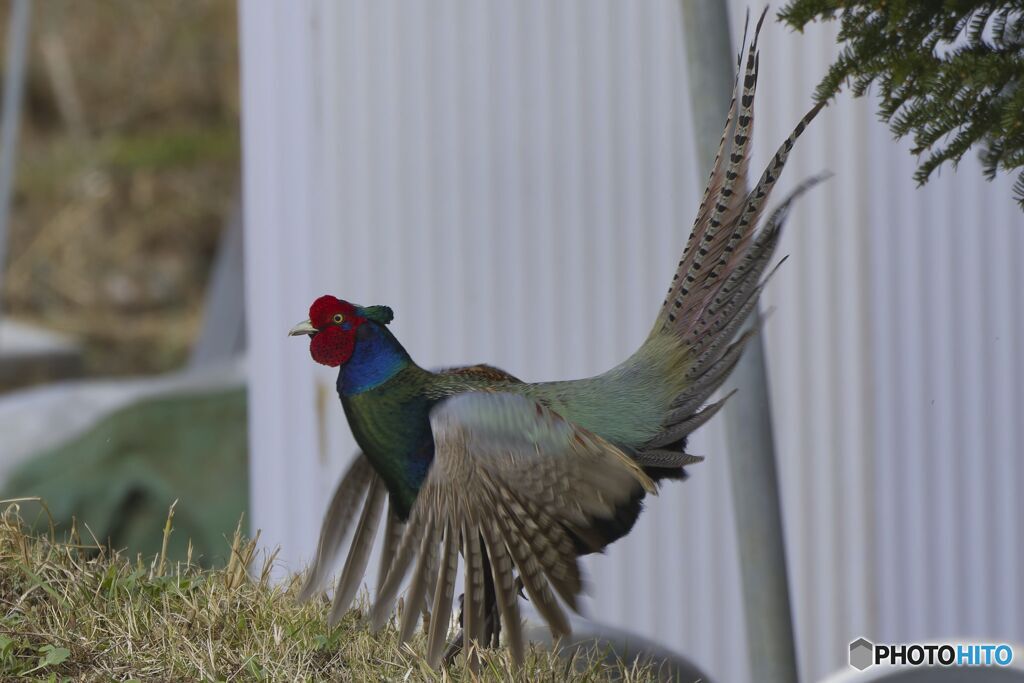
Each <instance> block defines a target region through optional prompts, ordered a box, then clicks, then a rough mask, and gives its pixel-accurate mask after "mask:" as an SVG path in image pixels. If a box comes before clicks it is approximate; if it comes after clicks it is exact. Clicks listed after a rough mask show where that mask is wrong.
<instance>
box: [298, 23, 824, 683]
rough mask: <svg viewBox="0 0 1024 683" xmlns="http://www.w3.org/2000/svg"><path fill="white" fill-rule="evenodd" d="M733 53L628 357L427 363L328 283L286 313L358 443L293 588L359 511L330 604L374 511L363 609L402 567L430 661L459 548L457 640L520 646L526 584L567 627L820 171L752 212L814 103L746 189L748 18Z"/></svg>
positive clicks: (327, 560) (707, 385)
mask: <svg viewBox="0 0 1024 683" xmlns="http://www.w3.org/2000/svg"><path fill="white" fill-rule="evenodd" d="M761 19H762V21H763V19H764V17H763V15H762V18H761ZM760 26H761V24H760V22H759V23H758V27H757V28H758V31H759V30H760ZM743 54H744V53H743V52H741V53H740V59H739V60H738V62H737V82H736V85H735V86H734V91H733V92H734V95H733V101H732V104H731V105H730V108H729V115H728V118H727V120H726V126H725V132H724V133H723V135H722V139H721V142H720V143H719V148H718V155H717V157H716V159H715V162H714V167H713V169H712V171H711V176H710V179H709V181H708V185H707V189H706V190H705V192H704V197H703V199H702V201H701V204H700V208H699V209H698V211H697V218H696V222H695V224H694V227H693V231H692V233H691V234H690V237H689V240H688V242H687V245H686V248H685V251H684V252H683V256H682V259H681V260H680V261H679V266H678V269H677V271H676V274H675V276H674V277H673V278H672V284H671V286H670V287H669V290H668V295H667V297H666V298H665V301H664V303H663V304H662V306H661V310H660V312H659V313H658V316H657V319H656V320H655V323H654V326H653V329H652V330H651V332H650V334H649V336H648V337H647V339H646V341H645V342H644V343H643V345H642V346H641V347H640V348H639V349H638V350H637V351H636V353H634V354H633V355H632V356H630V357H629V358H628V359H626V360H625V361H624V362H623V363H621V364H620V365H618V366H616V367H614V368H612V369H611V370H609V371H608V372H605V373H604V374H601V375H597V376H596V377H590V378H587V379H580V380H574V381H564V382H545V383H539V384H530V383H525V382H521V381H519V380H518V379H516V378H515V377H513V376H512V375H510V374H508V373H506V372H504V371H502V370H499V369H497V368H493V367H490V366H487V365H475V366H470V367H463V368H455V369H449V370H444V371H440V372H431V371H429V370H426V369H424V368H421V367H420V366H419V365H417V364H416V363H415V362H414V361H413V359H412V358H411V357H410V355H409V353H408V352H407V351H406V350H405V349H404V348H403V347H402V345H401V344H400V343H399V342H398V340H397V339H396V338H395V337H394V336H393V335H392V334H391V332H390V331H389V329H388V327H387V325H388V323H389V322H390V321H391V319H392V313H391V309H389V308H387V307H385V306H370V307H362V306H358V305H355V304H352V303H349V302H347V301H343V300H341V299H338V298H335V297H333V296H323V297H320V298H319V299H317V300H316V301H315V302H313V305H312V307H311V308H310V311H309V319H308V320H306V321H305V322H302V323H300V324H299V325H298V326H296V327H295V328H294V329H293V330H292V331H291V334H292V335H308V336H309V337H310V338H311V341H310V352H311V354H312V356H313V359H314V360H315V361H317V362H318V363H323V364H325V365H329V366H332V367H338V368H339V373H338V382H337V387H338V394H339V395H340V397H341V404H342V407H343V408H344V411H345V416H346V417H347V419H348V423H349V425H350V426H351V429H352V433H353V434H354V436H355V439H356V442H357V443H358V444H359V447H360V448H361V450H362V454H360V455H359V456H358V457H357V458H356V460H355V462H354V463H353V464H352V465H351V467H350V468H349V470H348V471H347V472H346V474H345V475H344V477H343V478H342V480H341V482H340V483H339V484H338V487H337V490H336V492H335V494H334V496H333V499H332V500H331V502H330V505H329V507H328V509H327V512H326V515H325V517H324V523H323V528H322V531H321V535H320V541H319V545H318V548H317V555H316V559H315V561H314V564H313V566H312V568H311V570H310V572H309V575H308V579H307V581H306V584H305V587H304V590H303V594H304V596H305V597H308V596H309V595H311V594H313V593H314V592H316V591H317V590H319V589H320V587H321V586H322V584H323V583H324V581H325V579H326V577H327V574H328V573H329V571H330V568H331V566H332V564H333V562H334V559H335V558H336V556H337V555H338V553H339V551H340V549H341V546H342V542H343V541H344V540H345V538H347V536H348V534H349V532H350V531H352V527H353V525H354V531H353V532H352V541H351V545H350V548H349V551H348V556H347V559H346V561H345V564H344V567H343V569H342V572H341V575H340V577H339V579H338V583H337V588H336V591H335V595H334V604H333V608H332V611H331V620H332V622H333V621H336V620H337V619H338V618H339V617H340V616H341V615H342V614H343V613H344V612H345V610H347V609H348V607H349V605H350V604H351V602H352V600H353V598H354V597H355V594H356V591H357V590H358V587H359V586H360V584H361V583H362V580H363V575H364V572H365V570H366V567H367V563H368V560H369V555H370V551H371V548H372V546H373V543H374V540H375V537H376V534H377V530H378V527H379V523H380V520H381V517H382V516H384V517H386V523H385V532H384V534H385V536H384V543H383V547H384V550H383V555H382V561H381V572H380V576H379V577H378V589H377V595H376V600H375V603H374V605H373V608H372V611H371V614H370V621H371V623H372V624H373V626H374V627H376V628H379V627H380V626H381V625H383V623H384V622H385V621H386V620H387V619H388V618H389V617H390V615H391V612H392V610H393V608H394V605H395V601H396V598H397V595H398V592H399V589H400V588H401V586H402V584H403V582H404V580H405V579H406V577H407V576H408V574H409V572H410V569H411V570H412V579H411V583H410V586H409V589H408V593H407V595H406V600H405V606H406V607H405V609H404V610H403V613H402V615H401V621H400V626H399V632H400V637H401V640H402V641H403V642H404V641H407V640H408V639H409V638H410V637H411V635H412V633H413V631H414V629H415V626H416V623H417V621H418V617H419V615H420V613H421V612H422V613H424V614H429V615H430V618H429V620H428V621H429V627H428V633H427V653H426V657H427V660H428V662H429V663H430V664H431V665H432V666H436V665H437V664H438V663H439V661H440V660H441V657H442V655H443V654H444V653H445V651H446V648H445V644H446V639H447V631H448V627H449V623H450V621H451V617H452V611H453V609H454V607H453V603H454V602H455V599H454V595H455V592H456V587H455V582H456V570H457V566H458V562H459V556H460V555H461V556H462V558H463V562H464V565H465V582H464V585H463V587H462V592H463V599H462V607H461V616H460V622H461V626H462V636H461V640H460V639H459V638H458V637H457V638H456V639H455V640H453V642H452V645H451V646H449V652H451V651H454V649H456V648H457V647H458V645H459V644H462V645H463V646H465V645H468V643H469V642H471V641H476V642H477V643H478V644H481V645H488V644H496V641H497V638H498V633H499V630H501V631H504V633H505V639H506V641H507V644H508V646H509V648H510V649H511V651H512V655H513V657H514V659H515V660H516V661H522V658H523V650H524V644H523V638H522V633H521V626H520V616H519V606H518V598H519V594H520V592H521V591H525V595H526V596H527V597H528V598H529V600H530V601H531V602H532V603H533V605H534V606H535V607H536V609H537V611H538V612H539V613H540V614H541V616H542V617H543V618H544V619H545V620H546V622H547V624H548V625H549V627H550V629H551V631H552V633H553V635H555V636H556V637H558V636H560V635H564V634H567V633H568V632H569V621H568V618H567V616H566V613H565V611H564V607H563V605H565V606H568V607H570V608H573V609H575V608H576V601H577V597H578V596H579V594H580V591H581V578H580V569H579V566H578V559H577V558H578V557H579V556H580V555H583V554H587V553H592V552H595V551H599V550H601V549H602V548H604V547H605V546H607V545H608V544H609V543H612V542H613V541H615V540H616V539H618V538H621V537H622V536H623V535H625V534H626V533H628V532H629V530H630V529H631V528H632V526H633V524H634V523H635V522H636V519H637V517H638V515H639V514H640V511H641V507H642V501H643V498H644V497H645V496H646V495H647V494H649V493H654V492H655V491H656V489H657V487H658V486H659V484H660V483H661V482H664V481H667V480H673V479H682V478H684V477H685V473H684V469H683V468H684V467H685V466H688V465H691V464H693V463H696V462H698V461H700V460H701V458H699V457H697V456H693V455H689V454H687V453H686V451H685V446H686V440H687V437H688V436H689V434H691V433H692V432H693V431H694V430H695V429H697V428H698V427H700V426H701V425H702V424H704V423H705V422H707V421H708V420H709V419H710V418H711V417H712V416H714V415H715V413H716V412H718V410H719V409H720V408H721V407H722V403H723V402H724V399H723V400H721V401H718V402H716V403H712V404H710V405H707V403H706V402H707V401H708V399H709V397H710V396H711V395H712V393H714V392H715V391H716V390H717V389H718V388H719V387H720V386H721V385H722V383H723V381H724V380H725V379H726V377H727V376H728V375H729V373H730V371H731V370H732V368H733V367H734V366H735V364H736V362H737V360H738V359H739V357H740V353H741V351H742V349H743V346H744V344H745V343H746V341H747V340H748V339H749V337H750V335H751V334H753V332H752V331H748V332H745V333H743V334H741V335H739V336H738V337H737V333H738V330H739V328H740V327H741V325H742V323H743V321H744V320H745V319H746V318H747V316H748V314H750V312H751V311H752V310H754V307H755V305H756V303H757V300H758V295H759V294H760V293H761V290H762V289H763V287H764V282H765V280H766V279H767V278H766V275H765V271H766V268H767V266H768V264H769V262H770V260H771V257H772V254H773V252H774V249H775V246H776V244H777V243H778V240H779V235H780V232H781V230H782V226H783V223H784V221H785V218H786V215H787V212H788V210H789V207H790V205H791V203H792V201H793V200H794V199H795V198H796V197H797V196H798V195H800V194H801V193H803V192H805V191H806V190H807V189H809V188H810V187H811V186H812V185H814V184H815V183H816V182H818V181H819V180H820V178H812V179H810V180H808V181H806V182H804V183H803V184H802V185H801V186H799V187H798V188H797V189H796V190H795V191H794V192H793V193H792V194H790V195H789V197H787V198H786V199H785V200H784V201H783V202H782V204H781V206H779V208H777V209H775V211H774V212H773V213H771V214H770V215H769V216H768V217H767V219H766V220H765V221H764V225H763V226H762V227H761V228H760V229H759V230H758V229H757V226H758V224H759V223H760V222H761V218H762V212H763V210H764V208H765V204H766V202H767V201H768V198H769V196H770V194H771V192H772V189H773V187H774V186H775V183H776V181H777V180H778V178H779V174H780V173H781V171H782V168H783V166H784V165H785V163H786V158H787V156H788V155H789V152H790V150H791V149H792V147H793V144H794V142H795V141H796V139H797V138H798V137H799V136H800V134H801V133H802V132H803V130H804V128H805V127H806V126H807V124H808V123H809V122H810V121H811V119H813V118H814V116H815V115H816V114H817V113H818V111H819V109H820V105H819V106H815V107H814V108H813V109H811V110H810V111H809V112H808V113H807V114H806V115H805V116H804V117H803V119H802V120H801V121H800V123H799V124H798V125H797V126H796V128H795V130H794V131H793V132H792V134H791V135H790V136H789V138H787V139H786V141H785V142H783V144H782V146H781V147H780V148H779V149H778V151H777V152H776V153H775V156H774V157H773V158H772V160H771V161H770V163H769V164H768V167H767V168H766V169H765V170H764V172H763V173H762V174H761V176H760V178H758V179H757V182H756V183H754V186H753V189H752V190H750V191H749V192H747V191H746V187H747V184H748V182H747V174H748V165H749V158H750V136H751V127H752V123H753V103H754V92H755V89H756V86H757V75H758V52H757V32H755V35H754V38H753V40H752V41H751V44H750V46H749V48H748V49H747V50H746V58H745V60H743ZM744 61H745V64H744V63H743V62H744ZM741 67H742V68H741ZM740 74H742V78H741V76H740ZM737 91H738V97H737ZM769 275H770V273H769ZM466 651H467V652H468V651H469V649H468V648H466Z"/></svg>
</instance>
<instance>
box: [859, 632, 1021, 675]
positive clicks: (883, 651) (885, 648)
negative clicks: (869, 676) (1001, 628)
mask: <svg viewBox="0 0 1024 683" xmlns="http://www.w3.org/2000/svg"><path fill="white" fill-rule="evenodd" d="M1012 661H1013V647H1012V646H1011V645H1007V644H1005V643H930V644H922V643H880V644H877V645H876V644H875V643H872V642H871V641H870V640H868V639H867V638H858V639H857V640H855V641H853V642H852V643H850V666H852V667H853V668H854V669H857V670H858V671H863V670H864V669H866V668H868V667H869V666H874V665H875V664H888V665H891V666H1009V665H1010V663H1011V662H1012Z"/></svg>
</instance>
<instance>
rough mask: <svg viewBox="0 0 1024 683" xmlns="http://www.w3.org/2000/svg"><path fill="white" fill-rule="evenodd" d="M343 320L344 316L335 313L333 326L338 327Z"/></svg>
mask: <svg viewBox="0 0 1024 683" xmlns="http://www.w3.org/2000/svg"><path fill="white" fill-rule="evenodd" d="M344 319H345V316H343V315H342V314H341V313H335V314H334V324H335V325H340V324H341V321H342V320H344Z"/></svg>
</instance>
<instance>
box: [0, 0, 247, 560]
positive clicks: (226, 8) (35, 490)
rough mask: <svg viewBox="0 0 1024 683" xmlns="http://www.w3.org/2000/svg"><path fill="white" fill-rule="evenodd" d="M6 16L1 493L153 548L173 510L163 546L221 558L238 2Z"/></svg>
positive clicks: (118, 543) (237, 276)
mask: <svg viewBox="0 0 1024 683" xmlns="http://www.w3.org/2000/svg"><path fill="white" fill-rule="evenodd" d="M18 6H19V3H17V2H14V1H9V2H4V3H2V5H0V8H2V11H0V22H2V24H0V25H2V26H3V30H2V31H0V39H2V40H3V41H4V42H3V45H2V46H0V55H2V56H3V60H4V63H3V65H2V67H3V68H2V73H3V75H4V77H5V78H9V77H11V74H12V73H14V70H12V69H11V68H10V67H11V64H9V63H8V61H9V60H12V59H13V64H15V65H16V64H17V62H18V57H17V45H18V43H19V41H18V40H11V39H10V38H11V36H12V35H14V36H18V35H22V36H25V35H27V45H26V47H25V49H24V51H23V52H22V53H21V54H22V55H23V57H22V59H23V60H24V64H25V67H24V69H23V70H21V73H22V74H23V86H22V89H21V92H22V93H23V94H22V106H21V119H20V125H19V126H18V128H17V133H18V136H17V137H18V139H17V145H16V147H15V154H16V156H15V160H14V183H13V188H12V193H11V207H10V213H9V222H8V230H7V240H6V258H5V259H4V264H3V267H0V274H2V281H0V433H3V434H4V437H3V440H2V442H0V498H18V497H42V498H43V499H45V501H46V505H47V506H48V509H47V512H46V513H45V514H44V512H43V511H42V509H41V508H39V506H38V504H36V503H30V502H23V503H22V505H23V506H25V507H27V508H34V509H35V513H36V514H35V516H34V517H32V518H34V519H36V520H37V521H39V522H46V521H48V520H46V519H45V517H46V516H47V515H52V516H53V519H54V521H55V522H57V524H58V525H59V526H60V527H61V528H65V529H66V528H69V527H70V526H71V525H72V524H87V525H89V528H90V529H91V531H92V533H94V534H95V535H96V536H97V537H98V538H100V539H102V540H103V541H104V542H109V543H110V544H111V545H113V546H115V547H122V548H127V549H128V550H129V551H130V552H141V553H143V554H146V555H149V554H152V553H154V552H156V551H157V550H159V546H160V538H159V534H158V533H156V530H157V529H159V527H160V525H161V524H162V523H163V521H162V520H163V519H164V518H165V516H166V514H167V510H168V507H169V506H170V504H171V503H172V502H173V501H174V500H176V499H180V502H181V506H180V508H179V511H178V519H177V522H176V525H177V527H178V528H179V533H177V534H175V535H174V537H173V538H172V543H171V547H170V551H171V553H172V555H173V556H175V557H184V556H185V553H186V551H187V546H188V543H189V541H190V540H191V541H192V542H193V544H194V549H195V551H196V557H197V559H199V561H201V562H204V563H213V564H216V563H219V562H222V561H223V560H224V555H225V553H226V551H227V547H226V546H225V545H224V540H223V536H224V535H225V534H230V533H231V531H232V530H233V529H234V528H235V526H236V525H237V523H238V520H239V519H240V517H241V515H242V513H243V511H244V510H245V508H246V502H245V501H246V496H247V484H246V481H247V479H246V459H245V458H246V407H245V394H244V390H243V386H244V385H243V378H242V371H241V367H240V364H239V362H238V360H237V354H238V353H239V352H240V351H241V343H242V338H243V336H244V334H243V331H242V321H243V320H244V316H243V313H242V308H243V306H244V301H243V299H242V272H241V265H240V263H241V225H240V222H239V221H240V213H239V212H240V201H241V199H240V144H239V84H238V30H237V19H236V9H237V7H236V3H235V2H233V1H232V0H185V1H183V2H135V1H133V0H98V1H95V2H93V1H90V2H78V1H75V0H33V1H32V2H30V3H24V4H22V5H21V6H22V7H25V6H27V7H28V8H29V10H30V11H29V12H28V13H27V14H26V16H27V17H28V19H27V24H26V25H27V32H26V31H25V30H24V25H21V26H19V24H18V22H17V21H14V19H15V15H16V13H17V12H16V10H15V8H16V7H18ZM12 55H14V57H12ZM14 82H16V79H15V81H14ZM5 85H7V83H6V82H5ZM230 226H233V230H232V228H231V227H230ZM0 232H2V231H0ZM228 235H233V236H234V240H233V241H232V240H228V239H227V236H228ZM0 239H2V238H0ZM229 243H230V244H229ZM2 252H3V249H0V253H2ZM218 263H222V264H227V265H222V266H221V268H220V271H219V272H221V275H220V280H219V281H220V282H221V283H223V285H222V286H220V287H215V286H211V283H212V281H213V280H214V279H216V275H215V273H217V272H218V267H217V264H218ZM212 291H218V292H222V293H223V292H228V294H227V295H226V296H220V298H219V299H218V301H219V304H220V306H221V307H222V308H221V309H220V310H218V309H217V308H216V306H213V307H211V306H210V305H209V304H208V302H209V301H210V300H211V296H212V295H211V292H212ZM211 318H219V319H221V320H222V321H223V322H222V323H220V327H219V328H218V324H217V323H215V324H206V323H204V319H211ZM203 329H205V330H206V335H207V338H210V337H211V336H212V337H218V339H215V340H214V342H213V343H206V344H201V343H200V342H199V340H200V338H202V337H203V332H202V330H203ZM211 330H216V331H215V332H212V333H211ZM225 330H226V331H225ZM218 344H219V346H218ZM199 347H202V348H199ZM215 347H216V348H215ZM197 349H198V350H197ZM119 378H124V379H119ZM32 387H35V388H32ZM197 471H202V472H203V473H204V475H205V476H204V477H196V476H195V474H196V472H197ZM30 517H31V515H30Z"/></svg>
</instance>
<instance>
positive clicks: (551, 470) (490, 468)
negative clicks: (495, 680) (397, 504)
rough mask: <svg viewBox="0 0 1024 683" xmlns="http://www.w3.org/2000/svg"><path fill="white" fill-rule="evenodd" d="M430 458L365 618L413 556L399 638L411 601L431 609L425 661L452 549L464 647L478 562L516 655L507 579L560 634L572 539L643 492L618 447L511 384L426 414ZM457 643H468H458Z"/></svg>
mask: <svg viewBox="0 0 1024 683" xmlns="http://www.w3.org/2000/svg"><path fill="white" fill-rule="evenodd" d="M431 427H432V430H433V434H434V445H435V454H434V462H433V465H432V466H431V469H430V472H429V473H428V475H427V478H426V480H425V482H424V485H423V488H422V489H421V490H420V493H419V494H418V496H417V499H416V503H415V505H414V506H413V509H412V512H411V514H410V517H409V521H408V523H407V524H406V528H405V529H404V533H403V536H402V540H401V543H400V544H399V546H398V548H397V550H396V552H395V556H394V559H393V562H392V566H391V569H390V571H389V573H388V576H387V577H386V579H385V581H384V583H383V585H382V586H381V589H380V591H379V594H378V596H377V602H376V603H375V605H374V607H373V612H372V614H371V619H372V621H373V623H374V625H375V627H379V626H380V625H382V624H383V623H384V621H385V620H386V619H387V618H388V616H389V615H390V613H391V611H392V607H393V605H394V602H395V598H396V597H397V594H398V591H399V589H400V587H401V584H402V582H403V580H404V578H405V576H406V574H407V573H408V571H409V568H410V567H411V566H412V565H413V564H414V563H415V569H414V570H413V573H412V581H411V584H410V587H409V592H408V594H407V597H406V602H405V604H406V609H405V610H404V612H403V614H402V620H401V626H400V638H401V640H402V641H403V642H404V641H407V640H408V639H409V638H410V637H411V635H412V632H413V630H414V629H415V624H416V618H417V616H418V614H419V612H420V608H421V607H422V606H423V605H428V606H429V608H430V611H431V613H432V616H431V619H430V626H429V633H428V634H427V661H428V662H429V663H430V664H431V665H436V664H437V662H438V661H439V659H440V656H441V652H442V649H443V646H444V643H445V635H446V633H447V629H448V624H449V620H450V618H451V613H452V598H453V595H454V591H455V575H456V570H457V565H458V556H459V554H460V553H461V554H462V556H463V557H464V558H465V565H466V567H465V587H464V595H465V598H464V600H465V602H464V605H463V618H464V622H463V632H464V638H465V643H464V644H465V645H468V643H469V641H471V640H478V641H479V640H482V638H481V636H482V633H483V630H482V629H483V627H484V624H483V618H482V615H483V613H484V609H485V605H483V595H484V583H485V580H486V578H485V572H486V571H488V570H487V568H488V567H489V571H490V574H491V578H492V579H493V582H494V587H495V598H496V601H497V604H498V610H499V613H500V615H501V620H502V622H503V625H504V628H505V632H506V634H507V639H508V642H509V646H510V648H511V650H512V654H513V657H514V658H515V659H516V661H522V658H523V640H522V632H521V626H520V619H519V608H518V604H517V590H516V578H515V575H516V574H518V576H519V581H521V583H522V586H523V588H525V590H526V593H527V594H528V595H529V598H530V600H531V601H532V602H533V603H534V605H535V606H536V608H537V610H538V611H539V612H540V614H541V615H542V616H543V617H544V619H545V620H546V621H547V623H548V625H549V626H550V628H551V630H552V633H553V634H555V635H556V636H558V635H562V634H567V633H568V632H569V622H568V619H567V617H566V615H565V612H564V611H563V610H562V607H561V606H560V605H559V602H558V600H557V599H556V597H555V595H556V594H557V595H558V596H560V597H561V598H562V600H564V601H565V602H566V603H567V604H568V605H569V606H570V607H573V608H575V606H576V597H577V596H578V595H579V593H580V590H581V581H580V573H579V567H578V564H577V559H576V557H577V551H576V547H575V545H574V542H573V539H572V536H573V535H574V534H575V535H577V536H578V537H580V538H583V539H586V538H587V536H588V529H589V528H590V527H591V525H592V524H593V522H594V521H595V520H596V519H602V518H611V517H612V516H613V515H614V514H615V509H616V507H617V506H618V505H621V504H623V503H625V502H626V501H628V500H629V499H630V498H631V497H633V496H635V495H637V493H638V491H639V489H640V488H641V487H643V488H647V489H648V490H650V491H653V488H654V487H653V484H652V483H651V481H650V480H649V479H648V478H647V477H646V476H645V475H644V473H643V471H642V470H641V469H640V468H639V467H638V466H637V465H636V464H635V463H634V462H633V461H632V460H631V459H630V458H629V457H628V456H627V455H625V454H624V453H623V452H622V451H620V450H619V449H618V448H616V447H615V446H613V445H612V444H610V443H608V442H607V441H604V440H603V439H601V438H600V437H598V436H596V435H594V434H591V433H589V432H587V431H585V430H583V429H581V428H579V427H577V426H575V425H573V424H571V423H569V422H567V421H566V420H564V419H563V418H562V417H560V416H559V415H558V414H557V413H555V412H553V411H551V410H550V409H548V408H545V407H544V406H542V405H541V404H539V403H537V402H536V401H534V400H532V399H530V398H528V397H525V396H522V395H519V394H513V393H491V392H470V393H464V394H458V395H456V396H453V397H452V398H449V399H447V400H445V401H443V402H442V403H440V404H438V406H437V407H435V408H434V410H433V412H432V413H431ZM467 651H468V649H467Z"/></svg>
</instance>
